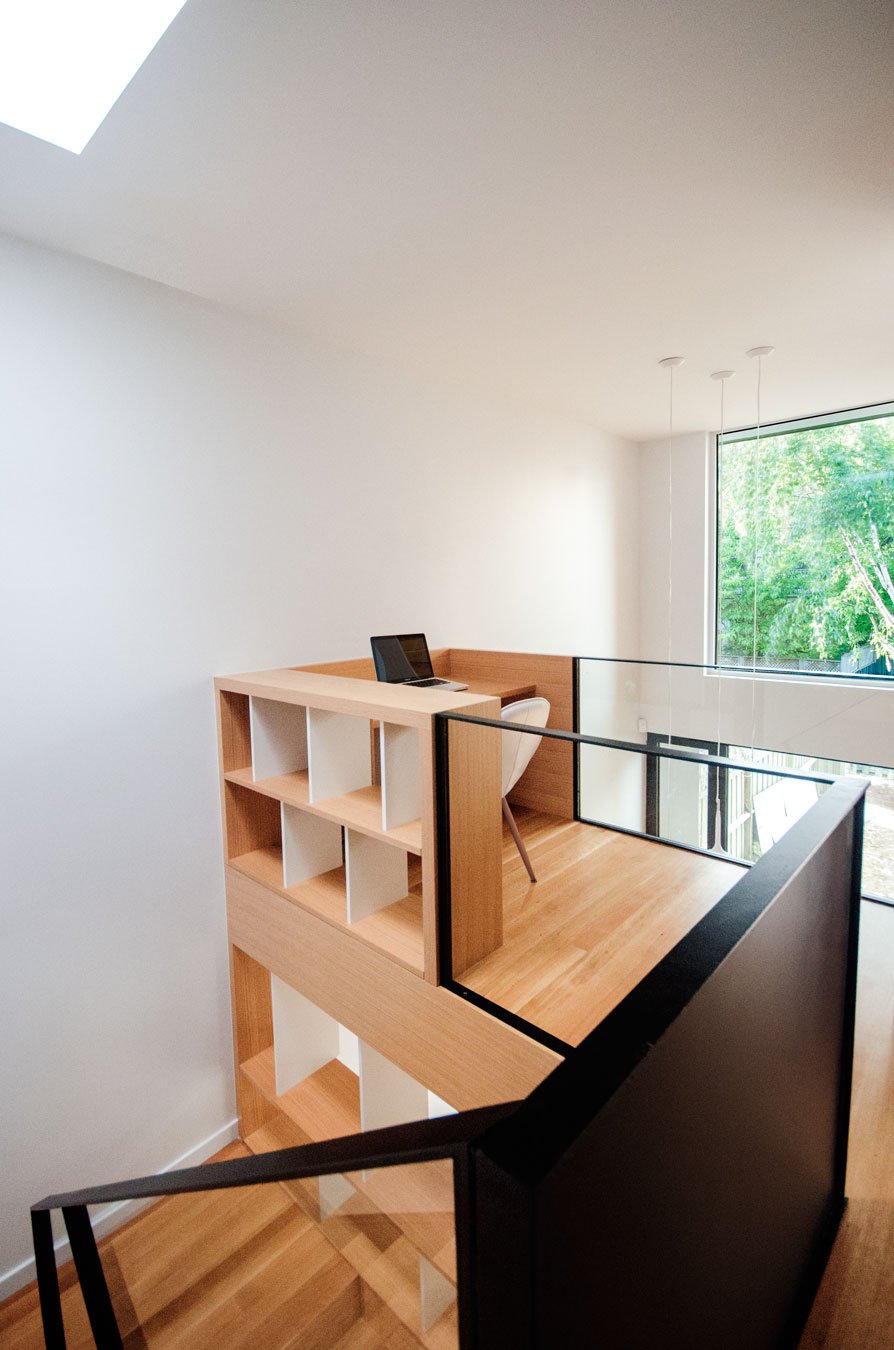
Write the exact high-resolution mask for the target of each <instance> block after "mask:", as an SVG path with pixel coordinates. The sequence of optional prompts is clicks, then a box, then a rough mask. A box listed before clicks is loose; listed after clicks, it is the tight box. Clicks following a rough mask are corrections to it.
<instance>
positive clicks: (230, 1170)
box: [31, 1102, 518, 1350]
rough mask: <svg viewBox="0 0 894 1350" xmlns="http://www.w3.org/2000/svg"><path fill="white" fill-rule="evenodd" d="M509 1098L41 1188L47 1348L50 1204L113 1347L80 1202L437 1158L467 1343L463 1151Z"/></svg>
mask: <svg viewBox="0 0 894 1350" xmlns="http://www.w3.org/2000/svg"><path fill="white" fill-rule="evenodd" d="M517 1107H518V1103H517V1102H511V1103H508V1104H504V1105H499V1106H490V1107H480V1108H478V1109H476V1110H471V1111H462V1112H459V1113H458V1114H456V1115H452V1116H443V1117H440V1118H437V1119H435V1120H420V1121H414V1122H412V1123H410V1124H406V1125H393V1126H389V1127H388V1128H386V1129H381V1130H368V1131H366V1132H365V1133H363V1134H354V1135H348V1136H346V1137H344V1138H341V1139H330V1140H327V1141H326V1142H325V1143H318V1144H303V1145H300V1146H298V1147H295V1148H286V1149H279V1150H277V1151H276V1152H272V1153H259V1154H255V1155H253V1156H251V1157H247V1158H234V1159H231V1160H228V1161H226V1162H216V1163H204V1164H203V1165H201V1166H199V1167H187V1168H182V1169H181V1170H180V1171H176V1172H162V1173H158V1174H156V1175H153V1176H147V1177H135V1178H132V1179H130V1180H129V1181H118V1182H112V1183H111V1184H108V1185H102V1186H87V1187H83V1188H82V1189H80V1190H77V1191H68V1192H65V1193H63V1194H59V1195H49V1196H47V1197H46V1198H45V1199H44V1200H40V1201H38V1202H37V1204H36V1205H32V1207H31V1229H32V1235H33V1240H34V1256H35V1263H36V1267H37V1285H38V1293H39V1297H40V1308H41V1315H42V1318H43V1328H44V1338H45V1341H46V1345H47V1350H64V1347H65V1330H64V1325H63V1319H62V1301H61V1297H60V1292H59V1277H58V1274H57V1270H56V1258H55V1252H54V1248H53V1230H52V1224H51V1219H50V1215H51V1213H52V1211H53V1210H60V1211H61V1213H62V1216H63V1219H64V1221H65V1227H66V1231H67V1233H68V1239H69V1243H70V1245H71V1254H72V1259H73V1261H74V1265H75V1269H76V1271H77V1275H78V1280H79V1282H80V1286H81V1292H82V1294H83V1298H84V1305H85V1307H86V1310H87V1316H88V1318H89V1321H90V1328H91V1330H92V1332H93V1338H94V1340H95V1342H96V1344H97V1346H99V1347H100V1350H117V1347H119V1346H122V1345H123V1341H122V1337H121V1332H120V1330H119V1327H118V1322H117V1319H116V1316H115V1310H114V1307H113V1306H112V1300H111V1296H110V1294H109V1288H108V1284H107V1283H106V1278H105V1274H104V1272H103V1267H102V1261H101V1259H100V1256H99V1250H98V1248H97V1245H96V1237H95V1235H94V1232H93V1227H92V1225H91V1222H90V1215H89V1213H88V1211H87V1206H88V1205H96V1204H104V1203H108V1202H114V1201H121V1200H146V1199H155V1198H158V1199H161V1198H164V1197H165V1196H173V1195H188V1194H193V1193H195V1192H198V1191H216V1190H229V1189H231V1188H235V1187H238V1186H255V1185H269V1184H270V1183H272V1182H283V1181H298V1180H301V1179H302V1178H308V1177H321V1176H331V1175H333V1174H336V1173H343V1172H353V1171H360V1170H361V1169H373V1168H380V1167H398V1166H406V1165H409V1164H413V1163H426V1162H436V1161H439V1160H445V1159H449V1160H450V1161H452V1163H453V1168H454V1205H455V1214H456V1225H457V1264H458V1275H459V1280H458V1286H457V1295H458V1300H459V1318H460V1329H461V1330H460V1334H461V1335H462V1334H463V1330H462V1329H463V1326H464V1324H465V1326H466V1328H467V1329H466V1331H465V1342H464V1343H471V1341H470V1335H471V1332H470V1330H469V1327H470V1324H471V1322H472V1320H473V1316H474V1314H473V1309H472V1308H471V1307H470V1306H469V1295H470V1293H471V1290H472V1288H473V1284H472V1280H471V1278H469V1276H470V1274H471V1271H472V1263H473V1252H474V1231H473V1227H472V1224H471V1212H470V1206H469V1194H470V1156H469V1150H470V1147H471V1145H472V1144H473V1142H474V1141H475V1140H476V1139H478V1138H479V1137H480V1136H481V1135H483V1134H484V1132H485V1131H486V1130H487V1129H489V1128H490V1127H491V1126H493V1125H495V1124H496V1123H497V1122H498V1121H501V1120H504V1119H506V1117H507V1116H509V1115H511V1114H512V1112H513V1111H515V1110H516V1109H517ZM464 1276H465V1278H463V1277H464Z"/></svg>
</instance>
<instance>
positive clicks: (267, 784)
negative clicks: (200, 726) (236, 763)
mask: <svg viewBox="0 0 894 1350" xmlns="http://www.w3.org/2000/svg"><path fill="white" fill-rule="evenodd" d="M225 777H226V780H227V782H229V783H237V784H239V786H241V787H248V788H251V789H253V790H254V791H255V792H259V793H262V794H263V795H264V796H268V797H275V798H276V800H277V801H280V802H285V803H286V805H287V806H295V807H299V808H300V809H301V810H304V811H309V812H311V813H312V814H313V815H316V816H321V817H322V818H323V819H324V820H333V821H335V822H336V823H337V824H339V825H344V826H345V827H347V828H349V829H352V830H356V831H357V832H358V833H359V834H368V835H369V836H370V837H371V838H373V839H381V840H382V841H383V842H384V843H387V844H391V845H393V846H394V847H395V848H402V849H404V851H405V852H406V853H415V854H417V855H418V854H421V852H422V825H421V822H420V821H419V820H418V819H417V820H411V821H409V822H408V823H407V824H406V825H398V826H396V827H395V828H393V829H389V830H384V829H383V828H382V790H381V788H380V787H373V786H370V787H364V788H356V789H355V790H354V791H353V792H348V793H345V794H344V796H341V797H330V798H328V799H327V800H325V801H322V802H311V800H310V792H309V786H308V775H307V770H306V769H305V770H300V771H298V772H295V773H289V774H281V775H279V776H277V777H274V778H266V779H262V780H260V781H258V782H256V781H255V780H254V778H253V777H252V771H251V769H250V768H243V769H232V770H230V772H228V773H227V774H226V775H225Z"/></svg>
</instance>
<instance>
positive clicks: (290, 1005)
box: [270, 973, 455, 1130]
mask: <svg viewBox="0 0 894 1350" xmlns="http://www.w3.org/2000/svg"><path fill="white" fill-rule="evenodd" d="M270 995H271V1001H272V1005H273V1060H274V1068H275V1073H276V1095H277V1096H278V1097H281V1096H282V1095H283V1093H284V1092H288V1091H289V1089H290V1088H293V1087H295V1085H296V1084H297V1083H300V1082H302V1080H303V1079H305V1078H308V1077H309V1076H310V1075H311V1074H312V1073H316V1071H317V1070H318V1069H321V1068H322V1067H323V1065H324V1064H328V1063H329V1062H330V1060H333V1059H338V1060H340V1061H341V1063H342V1064H344V1065H345V1067H346V1068H348V1069H350V1070H351V1072H352V1073H355V1074H357V1076H358V1079H359V1082H360V1122H361V1129H364V1130H377V1129H380V1128H382V1127H383V1126H385V1125H402V1124H406V1123H407V1122H408V1121H413V1120H425V1119H426V1118H429V1119H432V1118H434V1117H435V1116H444V1115H449V1114H451V1113H453V1111H454V1110H455V1108H454V1107H452V1106H450V1105H449V1103H447V1102H445V1101H444V1100H443V1099H442V1098H441V1097H438V1096H437V1095H436V1094H435V1093H434V1092H432V1091H431V1090H430V1089H429V1088H427V1087H425V1086H423V1084H422V1083H419V1082H417V1080H416V1079H415V1078H411V1077H410V1075H409V1074H408V1073H405V1072H404V1070H403V1069H399V1068H398V1067H397V1065H396V1064H393V1063H392V1062H391V1060H390V1059H388V1058H387V1057H386V1056H385V1055H382V1054H380V1053H379V1051H378V1050H374V1049H373V1048H372V1046H371V1045H367V1044H366V1042H365V1041H361V1040H360V1039H359V1038H358V1037H357V1036H356V1035H355V1034H354V1032H353V1031H349V1030H348V1028H347V1027H345V1026H342V1025H341V1024H340V1023H339V1022H337V1021H336V1020H335V1018H334V1017H330V1016H329V1014H328V1013H326V1012H324V1011H323V1010H322V1008H318V1007H317V1005H316V1004H315V1003H312V1002H311V1001H310V999H308V998H305V997H304V995H303V994H299V993H298V991H297V989H293V988H292V987H291V985H289V984H286V982H285V981H284V980H281V979H279V977H278V976H276V975H274V974H272V973H271V975H270Z"/></svg>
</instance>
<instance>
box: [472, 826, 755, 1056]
mask: <svg viewBox="0 0 894 1350" xmlns="http://www.w3.org/2000/svg"><path fill="white" fill-rule="evenodd" d="M515 819H516V823H517V825H518V827H519V832H520V833H521V835H522V837H523V838H524V840H525V845H526V847H527V849H528V852H529V854H530V857H531V863H532V865H533V868H534V872H535V874H536V876H537V882H536V884H532V883H531V882H530V881H529V880H528V874H527V872H526V871H525V869H524V865H523V863H522V861H521V858H520V857H519V854H518V850H517V849H516V847H515V844H514V843H513V841H512V837H511V835H510V834H509V831H508V830H507V829H506V828H505V826H504V829H503V946H502V947H501V948H500V949H499V950H498V951H496V952H493V953H491V955H490V956H487V957H485V959H484V960H483V961H479V962H478V963H477V964H476V965H474V966H472V967H471V968H470V969H469V970H467V971H464V972H463V973H462V975H461V976H460V977H459V978H460V980H461V983H462V984H464V985H467V986H468V987H469V988H470V989H474V990H476V991H477V992H478V993H480V994H483V995H485V997H487V998H489V999H491V1000H492V1001H493V1002H494V1003H498V1004H499V1005H500V1006H501V1007H503V1008H507V1009H509V1011H511V1012H514V1013H518V1014H519V1016H521V1017H524V1018H526V1019H527V1020H528V1021H529V1022H533V1023H534V1024H535V1025H536V1026H538V1027H542V1028H543V1030H544V1031H549V1032H551V1033H552V1035H554V1036H558V1037H559V1038H560V1040H563V1041H567V1042H568V1043H569V1044H571V1045H577V1044H578V1043H579V1042H580V1041H581V1040H583V1038H584V1036H586V1034H587V1032H589V1031H592V1029H593V1027H594V1026H596V1024H597V1023H598V1022H601V1021H602V1019H603V1017H605V1015H606V1014H607V1013H608V1012H610V1011H611V1009H612V1008H614V1007H615V1005H616V1004H617V1003H619V1002H620V1001H621V999H622V998H623V997H624V996H625V994H628V993H629V992H630V990H631V989H632V988H633V987H634V985H636V984H638V983H639V981H640V980H641V979H642V978H643V976H644V975H646V974H647V973H648V972H649V971H650V970H651V969H652V967H653V966H654V965H655V964H656V962H658V961H659V960H660V959H661V958H662V957H663V956H666V955H667V953H668V952H669V951H670V950H671V948H672V947H673V946H675V944H676V943H677V942H679V940H680V939H681V938H682V937H684V936H685V935H686V933H688V932H689V930H690V929H691V928H692V927H693V925H694V924H696V923H697V922H698V920H699V919H701V918H702V917H703V916H704V915H705V914H706V913H707V912H708V910H709V909H711V907H712V906H713V905H714V904H715V903H716V902H717V901H718V900H719V899H720V897H721V896H722V895H724V894H725V893H726V892H727V891H728V890H729V889H730V887H731V886H733V885H734V884H735V883H736V881H738V879H739V877H740V876H741V875H742V873H743V871H744V868H742V867H741V866H739V865H738V864H736V863H731V862H727V861H725V860H724V859H722V858H705V857H704V856H703V855H701V854H699V853H689V852H687V851H686V850H684V849H677V848H671V847H668V846H667V845H664V844H658V843H653V842H652V841H651V840H648V839H638V838H635V837H633V836H631V835H627V834H620V833H618V832H617V831H615V830H604V829H601V828H599V827H598V826H595V825H581V824H578V823H576V822H574V821H568V820H559V819H557V818H556V817H555V816H546V815H539V814H537V813H535V812H533V811H527V810H525V809H524V808H518V809H517V810H516V811H515Z"/></svg>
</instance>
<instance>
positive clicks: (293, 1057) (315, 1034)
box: [270, 974, 339, 1097]
mask: <svg viewBox="0 0 894 1350" xmlns="http://www.w3.org/2000/svg"><path fill="white" fill-rule="evenodd" d="M270 997H271V1002H272V1004H273V1066H274V1071H275V1076H276V1095H277V1097H281V1096H282V1095H283V1093H284V1092H288V1091H289V1089H290V1088H293V1087H294V1086H295V1084H296V1083H300V1082H301V1081H302V1079H304V1078H308V1077H309V1076H310V1074H312V1073H316V1071H317V1069H322V1067H323V1065H324V1064H328V1063H329V1061H330V1060H331V1059H338V1057H339V1025H338V1023H337V1022H336V1020H335V1018H334V1017H330V1016H329V1015H328V1013H324V1012H323V1010H322V1008H318V1007H317V1005H316V1004H315V1003H311V1001H310V999H307V998H305V997H304V995H303V994H299V993H298V991H297V990H296V989H293V988H292V987H291V985H288V984H286V983H285V981H284V980H281V979H279V978H278V976H276V975H273V974H271V976H270Z"/></svg>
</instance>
